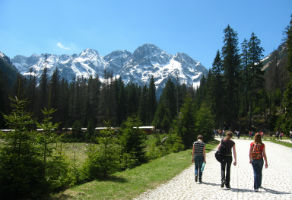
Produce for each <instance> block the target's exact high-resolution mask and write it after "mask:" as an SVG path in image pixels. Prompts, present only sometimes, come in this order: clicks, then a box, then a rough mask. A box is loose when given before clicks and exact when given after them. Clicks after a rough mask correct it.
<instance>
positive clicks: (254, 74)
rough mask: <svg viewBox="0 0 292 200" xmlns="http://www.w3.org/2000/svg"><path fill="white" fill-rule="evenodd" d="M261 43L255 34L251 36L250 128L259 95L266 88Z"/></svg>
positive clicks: (249, 44) (249, 50)
mask: <svg viewBox="0 0 292 200" xmlns="http://www.w3.org/2000/svg"><path fill="white" fill-rule="evenodd" d="M260 44H261V41H260V40H259V39H258V38H257V37H256V35H255V34H254V33H252V34H251V38H250V40H249V42H248V55H249V59H248V61H249V62H248V67H249V76H250V79H249V82H250V85H249V92H248V96H249V128H251V126H252V124H253V123H252V118H253V112H254V109H255V108H254V107H255V106H258V104H259V102H258V100H259V99H260V98H259V96H258V95H257V94H258V92H259V91H260V90H262V89H263V86H264V84H263V83H264V78H263V71H262V63H261V60H262V57H263V54H262V52H263V48H262V47H261V46H260Z"/></svg>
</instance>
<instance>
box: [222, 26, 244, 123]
mask: <svg viewBox="0 0 292 200" xmlns="http://www.w3.org/2000/svg"><path fill="white" fill-rule="evenodd" d="M238 51H239V50H238V38H237V33H236V32H235V31H234V30H233V29H232V28H231V27H230V26H229V25H228V26H227V28H225V29H224V45H223V48H222V58H223V59H222V60H223V62H222V63H223V70H224V83H225V108H226V110H225V121H226V126H227V127H229V128H235V124H236V121H237V119H238V103H239V100H238V98H239V95H238V85H239V84H238V78H239V70H240V59H239V53H238Z"/></svg>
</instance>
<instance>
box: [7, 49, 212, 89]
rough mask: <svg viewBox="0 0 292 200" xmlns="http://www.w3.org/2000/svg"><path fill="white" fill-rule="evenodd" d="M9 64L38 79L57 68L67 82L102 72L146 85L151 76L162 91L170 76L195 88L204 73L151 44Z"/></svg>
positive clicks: (20, 59) (18, 58)
mask: <svg viewBox="0 0 292 200" xmlns="http://www.w3.org/2000/svg"><path fill="white" fill-rule="evenodd" d="M11 62H12V63H13V64H14V66H15V67H16V68H17V69H18V70H19V72H20V73H21V74H23V75H30V74H32V75H35V76H37V77H38V78H40V76H41V74H42V72H43V70H44V68H47V69H48V74H49V76H50V75H52V74H53V71H54V70H55V69H56V68H58V70H59V72H60V75H61V77H62V78H64V79H66V80H68V81H72V80H74V79H76V78H80V77H84V78H89V77H90V76H92V77H96V75H98V76H99V77H100V79H101V80H103V78H104V77H103V76H104V71H105V70H106V71H110V72H112V73H113V75H114V76H115V77H121V78H122V80H123V81H124V82H125V83H128V82H130V81H131V82H134V83H138V84H140V85H144V84H147V83H148V81H149V79H150V77H151V76H153V77H154V80H155V84H156V87H157V88H162V87H163V86H164V84H165V82H166V80H167V79H168V78H169V77H171V78H174V79H176V80H179V81H180V83H185V84H187V85H189V86H194V87H198V86H199V84H200V79H201V78H202V76H203V75H206V74H207V70H206V69H205V67H204V66H203V65H201V64H200V62H198V61H195V60H194V59H192V58H191V57H189V56H188V55H187V54H184V53H177V54H176V55H171V54H168V53H167V52H165V51H163V50H161V49H160V48H158V47H157V46H155V45H153V44H144V45H142V46H140V47H138V48H137V49H136V50H135V51H134V52H133V53H131V52H129V51H126V50H123V51H113V52H112V53H110V54H108V55H106V56H104V57H103V56H100V55H99V53H98V52H97V51H96V50H93V49H85V50H84V51H82V52H81V53H80V54H79V55H77V54H73V55H53V54H41V55H32V56H30V57H25V56H21V55H18V56H15V57H14V58H13V59H11Z"/></svg>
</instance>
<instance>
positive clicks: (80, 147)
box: [58, 142, 89, 168]
mask: <svg viewBox="0 0 292 200" xmlns="http://www.w3.org/2000/svg"><path fill="white" fill-rule="evenodd" d="M88 146H89V144H88V143H77V142H76V143H58V148H61V149H62V151H63V152H64V154H65V156H66V157H67V158H68V160H69V161H70V163H74V162H75V164H76V167H78V168H79V167H81V166H82V165H83V163H84V162H85V160H86V158H87V155H86V150H87V148H88Z"/></svg>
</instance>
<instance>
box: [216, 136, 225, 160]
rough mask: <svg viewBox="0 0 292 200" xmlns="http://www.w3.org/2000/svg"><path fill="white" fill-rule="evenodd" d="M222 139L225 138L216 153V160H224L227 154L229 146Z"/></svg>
mask: <svg viewBox="0 0 292 200" xmlns="http://www.w3.org/2000/svg"><path fill="white" fill-rule="evenodd" d="M222 141H223V140H221V144H220V147H219V149H218V150H217V151H216V153H215V158H216V160H217V161H218V162H222V161H223V158H224V156H225V155H226V152H227V148H226V146H225V144H224V143H223V142H222Z"/></svg>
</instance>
